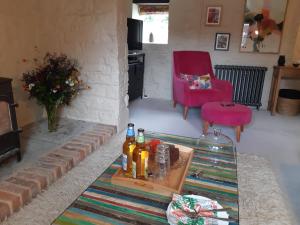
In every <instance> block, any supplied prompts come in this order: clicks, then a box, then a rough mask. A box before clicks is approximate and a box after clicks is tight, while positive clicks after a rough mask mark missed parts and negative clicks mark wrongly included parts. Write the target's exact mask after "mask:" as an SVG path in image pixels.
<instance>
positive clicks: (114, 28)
mask: <svg viewBox="0 0 300 225" xmlns="http://www.w3.org/2000/svg"><path fill="white" fill-rule="evenodd" d="M123 2H126V1H118V0H51V1H39V0H30V1H17V0H12V1H10V0H1V11H0V17H1V16H2V17H3V18H1V19H0V21H1V22H0V24H1V26H0V31H1V33H3V34H6V33H8V34H9V35H7V36H6V35H1V38H4V40H1V39H0V42H1V43H0V45H1V47H2V50H4V51H2V53H3V52H7V53H8V57H9V58H8V57H7V56H5V54H2V55H1V58H0V62H1V64H2V65H3V64H6V63H8V64H9V65H8V66H6V67H2V68H1V69H0V72H1V74H3V75H6V76H11V77H12V78H15V79H16V78H19V77H20V75H21V73H22V72H23V71H26V68H30V66H29V65H22V63H21V60H22V58H24V57H26V58H29V59H31V58H33V57H37V56H43V55H44V54H45V53H46V52H47V51H49V52H63V53H66V54H67V55H68V56H70V57H73V58H76V59H78V62H79V64H80V66H81V72H82V79H83V80H84V81H85V82H86V83H87V84H88V85H89V86H90V87H91V89H90V90H87V91H82V92H81V94H80V95H79V96H77V98H76V99H75V100H74V101H73V102H72V104H71V106H70V107H64V110H63V112H62V116H64V117H68V118H73V119H80V120H87V121H94V122H101V123H105V124H111V125H117V126H118V127H119V126H121V124H122V123H126V122H127V120H128V110H127V107H126V103H125V102H124V98H125V96H126V93H127V92H126V90H125V88H126V87H125V86H126V85H125V81H124V79H126V77H127V76H128V75H127V70H126V64H127V57H126V56H127V55H126V51H125V44H126V39H124V36H125V35H126V32H127V28H126V23H124V21H126V20H125V19H126V17H127V9H128V8H127V7H124V8H122V7H121V6H122V4H124V3H123ZM2 3H3V4H4V6H6V7H7V9H5V10H2V9H3V7H2V5H3V4H2ZM3 36H4V37H3ZM118 42H123V43H118ZM9 43H11V44H9ZM34 46H37V49H38V52H37V53H36V50H35V49H34ZM12 47H13V48H12ZM10 52H12V53H10ZM14 91H15V92H16V93H17V96H16V99H17V101H18V102H19V103H20V106H21V107H20V109H19V110H18V111H17V114H18V118H19V122H20V123H21V124H26V123H30V122H33V121H35V120H37V119H39V118H41V115H42V109H41V108H39V109H38V110H37V109H36V108H37V107H36V106H35V105H36V103H35V102H34V101H27V99H26V97H25V93H24V92H21V91H20V82H17V80H15V86H14ZM19 92H20V93H21V94H19ZM125 101H126V100H125ZM36 114H37V116H35V115H36ZM22 115H24V116H22ZM25 115H26V116H25Z"/></svg>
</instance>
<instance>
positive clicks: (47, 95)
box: [22, 53, 85, 106]
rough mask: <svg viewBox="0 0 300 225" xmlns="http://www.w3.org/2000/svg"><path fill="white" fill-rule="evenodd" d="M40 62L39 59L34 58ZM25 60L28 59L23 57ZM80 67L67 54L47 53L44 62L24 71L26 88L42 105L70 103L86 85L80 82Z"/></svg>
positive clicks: (30, 95)
mask: <svg viewBox="0 0 300 225" xmlns="http://www.w3.org/2000/svg"><path fill="white" fill-rule="evenodd" d="M34 61H35V62H38V60H37V59H34ZM23 62H27V60H25V59H23ZM79 75H80V74H79V67H78V63H77V61H76V60H74V59H69V58H68V57H67V56H66V55H65V54H56V53H53V54H50V53H47V54H46V55H45V57H44V59H43V62H42V64H40V65H37V67H36V68H35V69H33V70H32V71H29V72H26V73H23V79H22V81H24V83H25V84H24V86H23V87H24V90H25V91H27V92H28V93H29V97H30V98H32V97H34V98H36V99H37V102H38V103H39V104H41V105H45V106H49V105H68V104H70V102H71V100H72V98H73V97H75V96H76V95H77V92H79V91H80V90H82V89H85V88H83V87H84V85H83V84H81V83H79V82H78V81H79V79H78V77H79Z"/></svg>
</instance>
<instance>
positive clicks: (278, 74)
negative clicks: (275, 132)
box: [268, 66, 300, 116]
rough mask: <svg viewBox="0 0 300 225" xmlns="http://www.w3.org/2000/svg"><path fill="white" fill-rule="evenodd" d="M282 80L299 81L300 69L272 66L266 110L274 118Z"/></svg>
mask: <svg viewBox="0 0 300 225" xmlns="http://www.w3.org/2000/svg"><path fill="white" fill-rule="evenodd" d="M283 79H290V80H300V68H296V67H292V66H274V71H273V78H272V84H271V91H270V96H269V104H268V110H270V111H271V115H272V116H274V115H275V112H276V107H277V101H278V94H279V89H280V82H281V80H283Z"/></svg>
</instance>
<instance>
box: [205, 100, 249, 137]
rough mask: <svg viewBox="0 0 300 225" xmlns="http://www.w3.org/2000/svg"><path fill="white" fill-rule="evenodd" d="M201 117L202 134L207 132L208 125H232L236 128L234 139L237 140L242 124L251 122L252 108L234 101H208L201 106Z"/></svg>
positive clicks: (242, 128)
mask: <svg viewBox="0 0 300 225" xmlns="http://www.w3.org/2000/svg"><path fill="white" fill-rule="evenodd" d="M201 117H202V120H203V133H204V134H206V133H207V130H208V127H209V125H211V126H212V125H213V124H221V125H226V126H233V127H235V130H236V140H237V142H239V141H240V137H241V131H242V132H243V130H244V125H246V124H248V123H250V122H251V118H252V110H251V109H250V108H248V107H247V106H244V105H240V104H235V103H223V102H208V103H205V104H204V105H203V106H202V109H201Z"/></svg>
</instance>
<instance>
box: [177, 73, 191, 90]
mask: <svg viewBox="0 0 300 225" xmlns="http://www.w3.org/2000/svg"><path fill="white" fill-rule="evenodd" d="M173 82H174V85H175V87H176V91H182V94H184V92H186V91H189V90H190V88H189V84H188V82H187V81H186V80H183V79H180V78H178V77H176V76H174V77H173Z"/></svg>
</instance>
